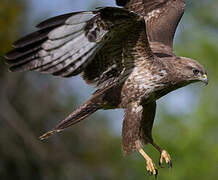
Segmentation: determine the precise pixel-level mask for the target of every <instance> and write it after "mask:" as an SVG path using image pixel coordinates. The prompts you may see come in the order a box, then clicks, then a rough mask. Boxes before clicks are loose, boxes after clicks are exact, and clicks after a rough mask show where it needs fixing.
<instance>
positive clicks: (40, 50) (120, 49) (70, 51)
mask: <svg viewBox="0 0 218 180" xmlns="http://www.w3.org/2000/svg"><path fill="white" fill-rule="evenodd" d="M37 27H38V28H39V30H38V31H37V32H34V33H32V34H30V35H28V36H26V37H24V38H22V39H20V40H18V41H17V42H15V43H14V49H13V50H12V51H10V52H9V53H8V54H7V55H6V59H7V62H8V63H9V65H10V70H12V71H26V70H29V71H40V72H45V73H50V74H53V75H58V76H63V77H70V76H74V75H77V74H80V73H82V72H83V77H84V79H85V80H86V81H87V82H88V83H94V84H95V85H97V86H98V87H100V86H102V85H104V86H105V85H107V84H108V83H109V82H112V81H115V80H117V78H118V77H120V75H121V74H122V73H124V71H125V72H127V68H126V67H127V66H128V67H131V68H132V66H130V65H129V64H131V63H132V64H134V61H135V59H134V58H133V57H131V58H129V59H128V58H126V59H128V63H126V59H125V57H123V56H124V54H125V53H124V51H128V50H130V52H132V51H133V50H132V49H136V48H134V46H135V45H136V42H137V41H139V39H140V38H139V36H140V37H143V38H141V39H142V41H141V44H142V46H143V48H144V50H143V51H144V52H143V53H147V54H150V55H149V56H152V54H151V50H150V47H149V44H148V41H147V39H146V30H145V23H144V20H143V18H142V17H141V16H139V15H137V14H135V13H132V12H129V11H128V10H125V9H122V8H114V7H106V8H100V9H97V10H96V11H86V12H79V13H71V14H66V15H62V16H58V17H55V18H51V19H49V20H46V21H44V22H42V23H40V24H39V25H38V26H37ZM130 40H132V41H131V43H132V44H131V43H129V44H128V43H127V44H128V45H126V43H125V42H127V41H130ZM127 64H128V65H127ZM124 74H125V73H124Z"/></svg>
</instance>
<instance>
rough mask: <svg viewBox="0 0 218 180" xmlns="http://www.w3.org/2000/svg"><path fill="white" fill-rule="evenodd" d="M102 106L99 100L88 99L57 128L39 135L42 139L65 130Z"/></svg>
mask: <svg viewBox="0 0 218 180" xmlns="http://www.w3.org/2000/svg"><path fill="white" fill-rule="evenodd" d="M100 108H101V104H100V103H99V102H96V101H93V99H90V100H88V101H87V102H86V103H84V104H83V105H82V106H80V107H79V108H78V109H76V110H75V111H74V112H73V113H71V114H70V115H69V116H68V117H66V118H65V119H64V120H62V121H61V122H60V123H59V124H58V125H57V126H56V128H54V129H52V130H51V131H48V132H46V133H45V134H43V135H42V136H40V137H39V139H40V140H44V139H47V138H48V137H49V136H51V135H53V134H55V133H57V132H60V131H62V130H64V129H65V128H67V127H69V126H71V125H73V124H76V123H78V122H80V121H82V120H83V119H85V118H86V117H88V116H89V115H91V114H92V113H94V112H95V111H97V110H98V109H100Z"/></svg>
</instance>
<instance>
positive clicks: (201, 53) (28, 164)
mask: <svg viewBox="0 0 218 180" xmlns="http://www.w3.org/2000/svg"><path fill="white" fill-rule="evenodd" d="M26 3H28V1H21V0H13V1H9V0H0V17H1V18H0V55H2V54H3V53H5V52H6V51H7V50H9V49H10V45H11V43H12V41H13V40H15V39H16V38H17V36H18V34H19V33H20V30H21V29H22V28H23V27H21V26H20V23H19V19H20V18H21V17H22V18H24V19H25V17H24V16H23V13H24V12H25V7H26ZM72 3H73V2H72ZM217 7H218V2H217V1H212V0H207V1H206V0H199V1H189V2H188V5H187V10H186V11H187V14H186V15H185V17H184V20H183V24H181V29H182V32H181V33H180V40H179V41H178V43H177V44H176V52H177V54H178V55H182V56H187V57H192V58H195V59H197V60H199V61H200V62H201V63H202V64H204V66H205V67H206V69H208V74H209V79H210V83H209V85H208V86H207V87H206V88H200V87H199V86H198V85H196V86H194V88H190V89H189V90H190V91H193V92H194V93H197V95H198V98H199V101H198V102H199V104H198V105H197V107H196V110H195V111H193V112H192V113H190V114H172V113H169V112H168V110H167V107H164V106H163V107H159V108H160V109H161V115H160V116H158V117H159V118H157V119H156V122H157V123H155V126H154V130H153V131H154V139H155V140H156V142H157V143H158V144H160V145H163V147H164V148H166V149H167V150H168V152H169V153H170V154H171V157H172V160H173V169H171V170H168V169H167V168H159V179H161V180H165V179H167V180H170V179H173V180H183V179H211V180H214V179H217V178H218V173H217V168H218V133H217V132H218V121H217V119H218V111H217V102H218V93H217V92H218V90H217V89H218V71H217V69H218V50H217V49H218V44H217V40H218V31H217V27H218V21H217V12H218V11H217ZM68 82H69V81H68ZM196 87H197V88H196ZM63 89H64V90H65V92H70V91H71V89H70V88H69V87H68V86H67V85H66V84H65V83H63V81H62V80H61V79H60V78H55V77H51V76H48V75H40V74H37V73H8V72H7V67H6V66H5V65H4V63H3V58H2V57H1V62H0V132H1V136H0V154H1V160H0V179H7V180H10V179H13V180H14V179H16V180H20V179H22V180H29V179H32V180H34V179H37V180H56V179H57V180H60V179H64V180H68V179H88V180H91V179H95V180H96V179H127V180H128V179H153V178H154V177H150V176H149V175H147V173H146V171H145V162H144V159H143V158H142V157H141V156H140V155H139V154H137V153H134V154H132V155H130V156H128V157H125V158H123V156H122V153H121V150H120V142H121V139H120V137H117V136H116V135H113V134H112V133H111V129H109V127H110V123H109V120H107V118H106V117H102V116H100V115H93V116H91V117H90V118H88V119H87V120H86V121H84V122H81V123H80V124H78V125H75V126H74V127H72V128H70V129H68V130H66V131H64V132H63V133H62V134H58V135H56V136H54V137H52V138H50V139H49V140H48V141H46V142H40V141H38V138H37V137H38V136H39V135H41V134H42V133H43V132H44V131H46V130H48V129H50V128H52V127H54V126H55V124H56V123H57V122H58V121H59V120H61V119H62V118H63V117H64V116H65V115H67V114H69V112H71V111H72V109H75V108H76V106H78V104H77V101H78V98H77V97H76V96H72V95H70V94H69V93H67V94H66V93H65V94H63V93H61V92H62V91H63ZM145 149H146V151H147V152H148V153H149V154H150V155H151V157H152V158H153V159H154V160H155V162H156V164H158V163H157V162H158V159H159V153H158V152H157V151H156V150H154V148H153V147H151V146H150V145H148V146H147V147H146V148H145Z"/></svg>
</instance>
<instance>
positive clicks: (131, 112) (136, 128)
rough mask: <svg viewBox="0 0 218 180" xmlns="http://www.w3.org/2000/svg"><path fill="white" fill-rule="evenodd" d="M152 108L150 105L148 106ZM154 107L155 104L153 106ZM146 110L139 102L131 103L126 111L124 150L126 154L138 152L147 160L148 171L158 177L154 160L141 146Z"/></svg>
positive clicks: (123, 133)
mask: <svg viewBox="0 0 218 180" xmlns="http://www.w3.org/2000/svg"><path fill="white" fill-rule="evenodd" d="M148 107H150V104H149V105H148ZM151 107H153V103H152V105H151ZM143 112H144V109H143V107H142V105H140V103H139V102H135V103H131V104H129V105H128V106H127V108H126V110H125V117H124V121H123V129H122V149H123V152H124V154H129V153H131V152H133V151H135V150H137V151H138V152H139V153H140V154H141V155H142V156H143V157H144V158H145V160H146V169H147V171H148V172H149V173H150V174H153V175H155V176H157V173H158V172H157V169H156V167H155V164H154V162H153V161H152V159H151V158H150V157H149V156H148V155H147V154H146V153H145V151H144V150H143V146H142V144H141V139H142V137H141V129H142V121H143V120H144V113H143Z"/></svg>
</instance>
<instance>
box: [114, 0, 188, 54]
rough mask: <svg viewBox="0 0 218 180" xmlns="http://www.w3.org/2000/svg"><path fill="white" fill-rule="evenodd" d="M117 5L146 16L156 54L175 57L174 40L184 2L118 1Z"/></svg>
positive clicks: (179, 0) (165, 0) (180, 0)
mask: <svg viewBox="0 0 218 180" xmlns="http://www.w3.org/2000/svg"><path fill="white" fill-rule="evenodd" d="M116 2H117V5H121V6H124V7H125V8H126V9H128V10H130V11H133V12H135V13H138V14H140V15H142V16H144V18H145V20H146V27H147V35H148V39H149V42H150V46H151V48H152V50H153V52H154V53H168V54H171V55H173V39H174V34H175V31H176V28H177V26H178V23H179V21H180V19H181V17H182V15H183V13H184V6H185V2H184V0H117V1H116Z"/></svg>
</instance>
